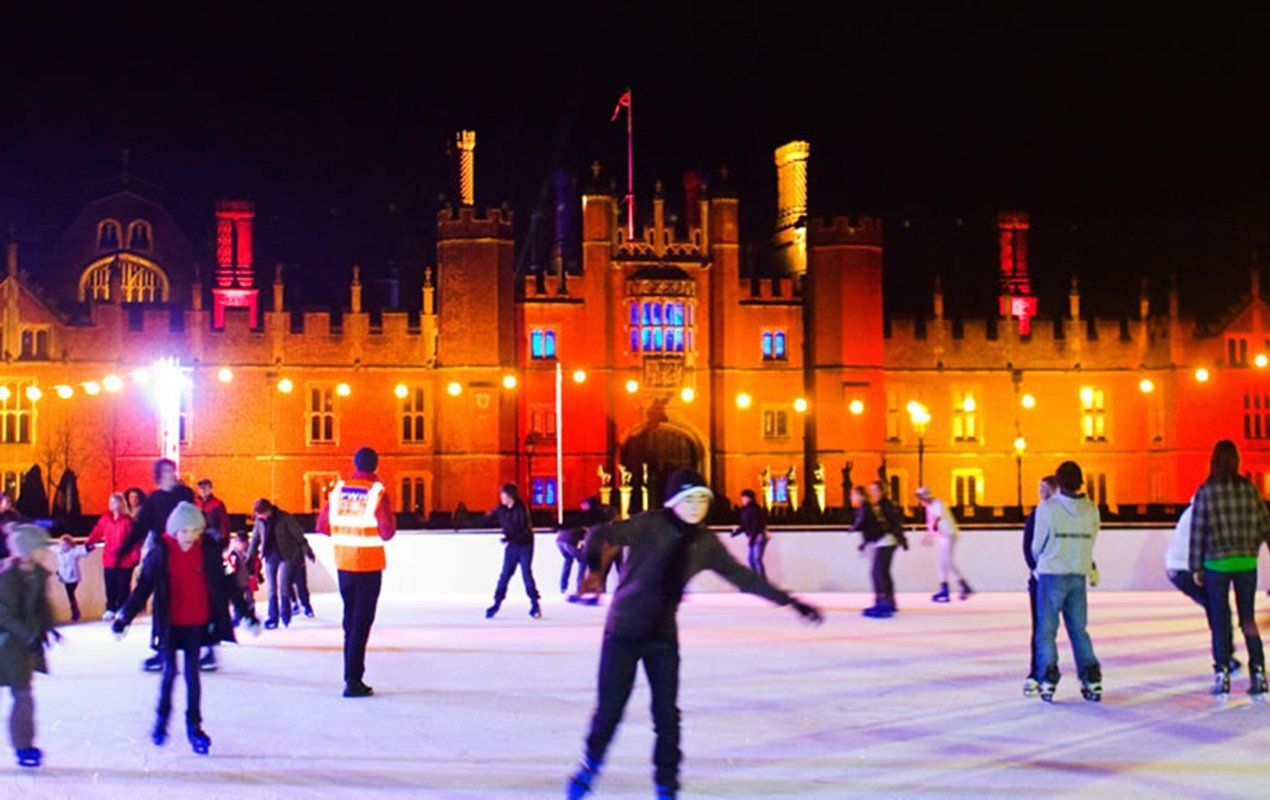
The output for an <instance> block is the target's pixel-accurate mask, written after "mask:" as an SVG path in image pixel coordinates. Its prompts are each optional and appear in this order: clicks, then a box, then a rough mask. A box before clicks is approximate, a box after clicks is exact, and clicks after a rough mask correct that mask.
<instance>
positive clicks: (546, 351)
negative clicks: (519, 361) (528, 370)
mask: <svg viewBox="0 0 1270 800" xmlns="http://www.w3.org/2000/svg"><path fill="white" fill-rule="evenodd" d="M529 356H530V358H533V359H535V360H538V361H543V360H548V359H553V358H555V357H556V332H555V330H554V329H551V328H534V329H533V330H531V331H530V332H529Z"/></svg>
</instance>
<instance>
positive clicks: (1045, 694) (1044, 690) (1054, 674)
mask: <svg viewBox="0 0 1270 800" xmlns="http://www.w3.org/2000/svg"><path fill="white" fill-rule="evenodd" d="M1057 690H1058V670H1057V669H1055V668H1053V667H1051V668H1050V669H1049V670H1048V671H1046V673H1045V677H1044V678H1042V679H1041V680H1040V686H1039V688H1038V689H1037V694H1038V695H1039V696H1040V698H1041V699H1042V700H1044V701H1045V702H1046V703H1052V702H1054V692H1055V691H1057Z"/></svg>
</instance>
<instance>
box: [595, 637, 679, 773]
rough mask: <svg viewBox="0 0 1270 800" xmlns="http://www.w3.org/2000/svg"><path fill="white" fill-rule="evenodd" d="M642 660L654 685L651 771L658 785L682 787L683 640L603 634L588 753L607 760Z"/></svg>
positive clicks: (649, 680)
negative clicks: (655, 740)
mask: <svg viewBox="0 0 1270 800" xmlns="http://www.w3.org/2000/svg"><path fill="white" fill-rule="evenodd" d="M641 661H642V662H644V674H645V675H647V676H648V686H649V689H651V690H652V712H653V732H654V733H655V734H656V737H657V742H656V745H655V746H654V747H653V766H654V776H653V777H654V780H656V782H657V784H658V785H659V786H666V787H671V788H678V786H679V764H680V762H681V761H683V753H682V752H680V750H679V705H678V702H679V642H678V641H676V640H675V639H673V638H669V639H668V638H661V637H655V636H615V635H613V634H611V633H606V634H604V646H603V648H602V649H601V651H600V677H599V696H598V699H597V701H596V706H595V714H594V715H593V716H592V717H591V731H590V733H589V734H588V735H587V739H586V756H587V759H588V760H589V761H590V762H591V763H594V764H601V763H603V762H604V754H605V752H606V751H607V750H608V747H609V743H610V742H612V741H613V734H614V733H615V732H616V731H617V725H618V723H619V722H621V721H622V713H623V712H624V711H625V710H626V703H627V701H628V700H630V697H631V690H632V689H633V688H634V687H635V669H636V667H637V666H638V664H639V662H641Z"/></svg>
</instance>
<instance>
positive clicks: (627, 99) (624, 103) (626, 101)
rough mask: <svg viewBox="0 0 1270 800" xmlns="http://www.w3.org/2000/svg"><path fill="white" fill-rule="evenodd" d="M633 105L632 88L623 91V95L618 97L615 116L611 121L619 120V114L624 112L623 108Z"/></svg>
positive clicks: (614, 109)
mask: <svg viewBox="0 0 1270 800" xmlns="http://www.w3.org/2000/svg"><path fill="white" fill-rule="evenodd" d="M630 107H631V90H630V89H627V90H626V91H624V92H622V96H621V97H619V98H617V105H616V106H614V107H613V118H612V119H610V120H609V122H617V115H618V114H621V113H622V109H623V108H630Z"/></svg>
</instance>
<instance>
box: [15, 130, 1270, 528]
mask: <svg viewBox="0 0 1270 800" xmlns="http://www.w3.org/2000/svg"><path fill="white" fill-rule="evenodd" d="M456 143H457V147H456V148H455V152H456V154H457V158H458V164H457V167H458V168H457V169H456V173H457V175H458V177H459V186H458V193H457V196H458V199H459V202H458V203H457V204H456V205H455V206H454V207H451V208H448V209H446V210H445V211H443V212H442V213H441V214H440V216H439V218H438V220H437V230H436V238H437V247H436V259H435V267H432V266H430V265H423V264H421V265H420V266H419V269H420V270H421V271H422V272H424V281H423V289H422V293H421V296H420V297H419V298H417V302H416V303H412V304H410V307H409V308H407V309H387V310H383V311H375V312H373V313H372V312H371V311H368V310H367V309H366V308H364V307H363V302H362V284H361V280H360V276H359V274H358V270H357V269H356V268H352V269H351V278H350V282H349V285H348V293H347V302H346V303H345V304H344V307H343V308H342V309H340V310H339V311H338V312H336V313H334V314H333V313H330V312H326V311H321V312H317V311H303V312H293V311H292V310H291V309H289V308H288V306H287V302H286V301H287V297H286V287H285V285H284V284H283V282H282V277H281V273H277V274H275V275H274V279H273V285H272V287H270V289H271V291H270V292H269V293H267V299H268V301H269V302H267V303H266V302H264V301H263V300H262V298H261V297H260V295H259V293H260V287H258V286H257V275H258V273H259V270H258V269H257V268H256V265H255V264H254V263H253V258H252V255H253V244H252V243H253V237H254V236H255V235H257V233H258V235H260V236H268V235H269V232H268V231H267V230H262V231H259V232H257V231H255V229H254V227H255V218H254V209H253V206H252V204H251V203H250V202H246V201H241V200H239V201H222V202H220V203H218V204H217V205H216V208H215V210H214V214H213V216H212V219H211V220H210V222H212V223H214V225H215V247H214V248H213V249H214V252H213V253H209V254H208V255H209V257H210V259H211V260H212V262H213V269H211V270H210V271H208V273H207V274H206V275H204V274H203V271H202V270H200V269H199V267H198V266H197V262H198V260H199V259H198V252H197V249H196V248H194V247H193V246H191V244H190V243H189V241H188V240H187V239H186V238H185V236H184V235H183V234H182V232H181V231H180V230H179V228H178V226H177V225H176V224H175V223H174V222H173V221H172V219H171V218H170V217H169V216H168V214H167V213H166V212H165V211H164V210H163V208H162V207H161V206H160V205H159V204H157V203H155V202H154V201H153V200H151V199H149V198H148V197H147V196H146V194H145V192H144V191H142V190H140V189H139V188H137V187H136V186H133V187H123V188H120V189H119V190H118V191H114V192H112V193H110V194H108V195H107V196H106V197H103V198H101V199H99V200H97V201H95V202H94V203H92V204H90V205H89V206H87V207H86V208H85V209H83V211H82V212H81V213H80V214H78V216H76V217H75V219H74V220H73V221H72V223H71V224H70V225H69V226H68V227H67V228H66V230H65V232H64V233H63V235H62V236H61V237H60V238H59V239H58V241H56V242H54V243H52V246H50V247H48V248H46V252H47V253H48V256H47V257H46V258H45V259H43V261H42V262H41V263H40V264H38V265H32V266H31V267H30V268H29V269H28V268H27V267H26V265H24V264H23V262H22V256H21V254H19V253H18V252H17V248H16V246H14V245H12V244H11V245H10V246H9V248H8V252H7V263H6V267H7V274H6V277H5V279H4V281H3V283H0V302H2V303H3V328H2V334H3V342H2V352H3V356H4V366H3V371H2V372H0V480H2V481H3V483H4V484H5V485H6V486H7V487H8V488H10V489H12V488H15V487H16V486H17V485H18V484H19V482H20V480H21V477H22V474H23V472H24V471H25V470H27V469H28V468H29V467H30V465H32V464H40V465H41V466H42V467H43V468H44V469H45V471H46V472H49V471H51V472H52V473H53V474H52V476H51V477H57V475H59V474H60V473H61V471H62V470H64V469H66V468H67V467H70V468H71V469H73V470H74V471H75V472H76V473H77V474H78V475H79V478H80V486H81V490H82V494H83V496H84V498H85V507H86V509H87V510H88V511H93V512H95V511H99V510H100V509H102V508H103V507H104V503H105V497H106V494H107V493H108V491H109V490H110V489H111V488H112V487H114V488H122V487H124V486H128V485H133V484H136V485H141V486H148V484H149V481H148V479H147V475H148V469H149V464H150V462H151V461H152V460H153V459H154V458H155V457H157V456H158V455H159V452H160V447H161V444H160V434H159V421H158V411H157V409H156V407H155V404H154V402H153V401H152V392H151V391H150V390H149V387H148V386H147V379H148V378H150V377H151V376H150V375H149V374H148V372H147V370H148V368H149V367H150V365H152V364H153V363H154V362H155V361H156V360H158V359H160V358H164V357H175V358H177V359H179V361H180V364H181V365H182V366H183V367H184V368H187V369H188V377H189V386H188V388H187V390H186V391H185V392H184V393H183V394H182V399H181V406H180V426H179V435H180V440H181V444H180V454H181V470H182V473H183V474H185V475H187V476H188V477H190V478H195V477H201V476H204V475H206V476H210V477H213V478H214V479H215V480H216V482H217V485H218V490H219V492H220V494H221V495H222V496H223V497H224V498H225V499H226V500H227V502H228V503H229V504H230V507H231V509H232V510H242V509H245V508H246V507H247V505H248V503H249V502H250V501H251V499H252V498H254V497H256V496H259V495H268V496H271V497H273V498H275V499H276V500H277V501H278V502H280V503H281V504H282V505H284V506H285V507H287V508H291V509H295V510H298V511H305V510H310V509H312V508H314V507H315V505H316V504H317V503H318V502H319V500H320V497H321V494H322V490H323V487H325V486H326V485H327V484H328V482H329V481H330V480H331V479H332V478H333V476H334V475H335V474H336V473H337V472H338V471H340V470H342V469H344V468H345V466H346V465H347V462H348V460H349V456H350V454H351V453H352V452H353V450H355V449H356V448H357V447H359V446H362V445H371V446H373V447H375V448H377V449H378V450H379V451H380V453H381V454H382V469H381V472H382V474H383V477H384V478H385V479H386V481H387V482H388V483H389V486H390V488H391V492H392V495H393V497H394V499H395V500H396V502H397V504H398V506H399V507H400V508H401V509H402V510H403V511H408V512H416V513H420V514H425V515H426V514H428V513H431V512H434V511H438V510H445V511H449V510H452V509H454V508H455V507H456V506H457V505H458V504H459V503H460V502H463V503H465V504H467V505H468V506H471V507H473V508H480V507H488V506H489V505H490V504H491V503H492V502H493V497H494V493H495V491H496V487H497V486H498V484H499V483H501V482H504V481H510V480H515V481H516V482H518V483H520V484H522V485H523V486H525V488H526V489H527V493H528V494H529V495H530V496H531V498H532V499H533V500H534V502H535V504H536V505H539V506H552V505H553V504H554V503H555V502H556V500H557V498H558V497H561V496H563V500H564V502H565V504H566V505H567V506H570V507H572V506H575V505H576V504H577V502H578V501H579V500H580V499H581V498H582V497H583V496H585V495H589V494H592V493H595V492H596V491H597V489H599V488H600V486H601V485H602V483H603V482H607V481H611V486H612V487H613V489H614V491H613V502H614V503H615V504H616V503H618V502H619V495H620V494H622V493H621V492H620V491H619V489H620V487H621V486H622V485H623V484H626V485H627V486H629V489H630V492H629V498H630V506H631V508H638V507H640V506H642V505H643V503H644V492H643V488H644V482H645V475H647V479H648V492H647V494H648V501H649V502H654V503H655V502H657V501H658V499H659V497H658V495H659V494H660V492H659V488H658V487H659V486H660V483H661V478H662V477H663V476H664V475H665V474H666V473H667V472H668V471H669V470H671V469H673V468H674V467H676V466H680V465H691V466H695V467H697V468H699V469H701V470H702V471H704V472H705V473H706V474H707V475H708V476H709V479H710V480H711V482H712V483H713V484H714V485H715V487H716V489H717V490H719V491H723V492H726V493H728V494H729V495H730V496H733V497H735V496H736V494H737V493H738V492H739V491H740V490H741V489H742V488H746V487H751V488H755V489H760V490H762V491H763V492H764V493H765V494H766V495H767V498H768V501H769V502H771V503H772V504H775V505H789V504H796V505H798V506H801V505H803V504H804V503H805V502H808V501H809V500H811V499H813V498H816V499H817V502H819V500H818V498H817V495H818V494H823V495H824V503H825V504H826V505H828V506H831V507H833V506H840V505H842V503H843V489H842V487H843V482H844V480H845V478H846V476H845V475H844V468H845V467H847V466H848V465H849V466H850V468H851V479H852V480H853V481H854V482H857V483H858V482H863V481H865V480H868V479H871V478H872V477H873V476H874V475H875V474H876V473H877V471H878V468H879V467H880V466H881V465H882V464H883V463H885V466H886V472H887V475H888V479H889V480H890V481H891V482H892V485H893V488H894V489H895V490H896V491H897V492H899V494H900V495H901V496H902V497H904V498H905V499H906V502H909V501H908V498H910V497H911V493H912V490H913V489H914V488H916V486H917V485H918V483H919V478H920V481H921V482H924V483H926V484H928V485H930V486H932V487H934V489H935V491H936V492H937V493H941V494H944V495H945V496H947V497H949V498H950V499H951V500H952V501H953V502H954V503H955V504H956V505H960V506H971V505H974V506H1012V505H1014V504H1015V503H1016V502H1017V501H1018V496H1019V491H1020V487H1021V488H1022V494H1023V497H1024V500H1026V501H1029V502H1030V497H1031V494H1032V488H1031V487H1032V486H1033V485H1034V484H1035V481H1036V479H1037V478H1039V477H1040V476H1041V475H1043V474H1045V473H1047V472H1049V471H1051V470H1052V468H1053V466H1054V465H1055V464H1056V463H1057V462H1058V461H1059V460H1061V459H1064V458H1075V459H1077V460H1078V461H1080V462H1081V463H1082V464H1083V465H1085V467H1086V469H1087V471H1088V473H1089V475H1090V485H1091V491H1092V493H1093V495H1094V497H1095V498H1096V499H1097V500H1098V501H1099V502H1101V503H1105V504H1109V505H1121V504H1130V505H1140V504H1148V503H1164V502H1177V501H1182V500H1185V498H1186V497H1187V496H1188V495H1189V492H1190V491H1191V490H1192V488H1193V487H1194V486H1195V485H1196V484H1197V483H1198V481H1199V480H1200V479H1201V478H1202V476H1203V474H1204V471H1205V467H1206V462H1207V456H1208V451H1209V449H1210V447H1211V445H1212V442H1213V440H1214V439H1216V438H1218V437H1223V436H1225V437H1231V438H1235V439H1236V440H1237V441H1238V442H1240V444H1241V446H1242V447H1243V448H1244V451H1245V455H1246V460H1247V466H1248V468H1249V469H1250V470H1251V471H1252V472H1253V473H1255V474H1256V475H1257V478H1258V480H1259V482H1260V483H1261V484H1262V485H1265V482H1266V478H1265V465H1266V463H1267V461H1266V448H1265V442H1266V440H1267V439H1270V394H1267V393H1266V392H1265V390H1264V388H1263V386H1264V381H1263V378H1262V376H1261V375H1260V372H1261V370H1263V369H1265V368H1266V354H1267V353H1270V332H1268V331H1267V324H1268V323H1270V313H1268V310H1267V307H1266V304H1265V302H1264V301H1263V300H1262V299H1261V297H1260V291H1259V289H1260V287H1259V283H1258V278H1257V275H1256V273H1255V272H1254V273H1253V274H1252V279H1251V286H1250V291H1249V293H1248V295H1247V296H1246V297H1245V299H1244V300H1243V301H1242V302H1241V303H1240V304H1239V305H1238V306H1237V307H1236V308H1235V309H1234V310H1233V311H1232V313H1231V314H1230V315H1229V317H1228V318H1227V319H1226V320H1224V321H1223V322H1222V323H1221V324H1220V325H1219V326H1217V327H1215V328H1212V329H1206V328H1201V327H1200V326H1199V325H1198V324H1197V323H1196V321H1195V320H1194V319H1191V318H1188V317H1183V316H1182V315H1181V312H1180V310H1179V307H1178V299H1177V295H1176V292H1172V293H1170V295H1169V302H1168V304H1167V307H1166V308H1153V307H1152V306H1151V303H1150V301H1149V300H1148V298H1147V292H1146V290H1145V288H1144V290H1143V296H1142V298H1141V301H1140V303H1139V309H1138V314H1137V315H1136V316H1134V318H1131V319H1094V318H1091V317H1089V316H1087V315H1085V314H1083V313H1082V310H1081V303H1080V291H1079V288H1078V287H1077V286H1076V285H1075V284H1074V283H1073V285H1072V288H1071V291H1070V294H1069V296H1068V298H1067V299H1066V303H1061V304H1053V303H1050V302H1049V301H1048V300H1047V299H1045V298H1042V299H1041V300H1042V302H1041V303H1040V304H1039V307H1038V302H1037V298H1036V297H1035V296H1034V295H1033V293H1032V288H1031V283H1030V278H1029V275H1028V253H1027V236H1028V229H1029V221H1028V217H1027V215H1026V214H1025V213H1022V212H1003V213H1002V214H1001V215H1000V216H999V220H998V229H999V230H998V236H999V240H1000V245H999V247H1000V263H999V264H998V265H995V266H994V265H992V264H985V265H983V268H984V270H985V271H990V270H993V269H994V268H995V269H996V270H999V272H1000V282H1001V299H1000V311H1001V315H1000V316H999V317H996V318H988V319H953V318H950V317H949V316H948V315H946V314H945V311H944V303H943V296H942V292H941V290H940V288H939V286H938V284H936V286H935V287H934V288H933V290H932V292H931V303H930V313H929V314H926V315H923V316H920V317H916V318H915V317H901V316H892V315H888V314H887V313H886V312H885V309H884V308H883V295H882V285H883V284H882V282H883V272H884V270H883V252H884V240H883V226H882V222H881V220H879V219H875V218H870V217H860V218H851V219H848V218H837V219H830V220H822V219H819V218H817V217H815V216H813V215H812V214H811V213H810V211H811V210H810V209H809V208H808V204H807V189H806V186H807V181H806V176H807V169H808V166H809V164H810V146H809V145H808V144H807V143H805V142H793V143H790V144H788V145H785V146H783V147H781V148H778V149H777V151H776V154H775V163H776V169H777V175H778V200H777V202H778V208H777V215H776V219H777V225H776V230H774V231H772V232H769V233H764V234H761V235H757V236H755V235H749V237H748V238H747V239H746V240H745V242H744V243H746V244H753V243H754V242H761V243H762V244H763V246H762V247H761V248H758V249H757V250H756V252H760V253H761V254H762V257H761V258H759V259H757V261H755V260H753V259H748V260H747V259H743V258H742V252H743V239H742V231H741V230H740V223H739V215H738V209H739V200H738V198H737V197H735V196H733V195H732V194H731V193H730V192H729V191H728V189H727V182H726V180H717V181H715V182H714V185H713V186H710V187H709V188H708V189H707V187H706V186H705V183H704V182H703V181H702V180H700V178H699V176H693V177H692V178H691V179H690V180H687V181H686V182H685V194H684V198H683V199H682V201H678V202H673V203H670V205H672V206H675V209H674V210H673V212H672V211H671V210H668V208H667V206H668V202H667V198H666V197H665V196H664V192H663V191H662V190H661V187H660V186H659V187H658V190H657V193H656V196H655V197H654V198H653V200H652V208H651V214H650V215H649V217H650V218H649V219H646V220H640V221H639V222H640V223H641V224H640V225H638V226H637V227H636V233H637V235H636V236H635V237H634V238H629V237H628V235H627V227H626V225H625V224H623V220H621V213H622V212H621V209H620V208H619V203H618V200H617V198H616V197H615V196H614V194H613V192H612V190H611V188H609V187H607V186H604V185H603V184H602V181H600V180H599V173H598V169H597V171H596V172H595V173H594V174H593V175H592V179H591V180H590V181H589V183H588V184H587V185H585V186H583V187H582V189H581V190H580V191H578V192H577V195H576V198H575V200H573V201H571V202H569V203H564V204H560V208H562V209H563V211H562V213H561V219H560V220H558V221H557V223H558V224H557V247H556V252H555V254H554V258H553V259H552V264H551V265H550V266H549V267H548V268H546V269H542V270H538V271H534V272H531V273H530V274H519V275H518V274H517V268H516V264H517V260H516V242H515V241H514V235H513V225H512V219H511V217H510V214H509V212H506V211H503V210H500V209H497V208H493V209H482V208H480V207H478V206H477V204H476V201H475V144H476V141H475V135H474V134H471V133H470V132H465V133H462V134H460V135H459V137H458V139H457V142H456ZM574 185H576V184H574ZM566 188H568V187H566ZM566 251H567V252H570V253H576V254H577V256H576V263H568V262H569V258H567V257H566V256H565V252H566ZM743 260H745V261H747V263H748V262H750V261H753V262H754V266H753V268H752V269H751V268H747V269H746V270H745V271H743V269H742V264H743ZM204 277H206V278H208V279H209V280H208V282H207V283H204V280H203V279H204ZM1055 306H1059V307H1058V308H1056V307H1055ZM1057 311H1061V312H1062V313H1055V312H1057ZM558 376H559V382H558ZM557 397H559V399H560V404H559V407H558V406H557ZM558 411H559V413H557V412H558ZM559 422H562V423H563V427H562V428H561V429H560V435H561V436H562V438H563V442H564V447H563V453H562V454H560V467H561V468H562V469H561V470H560V473H561V474H563V476H564V483H563V486H561V485H560V484H559V482H558V477H557V476H558V470H557V453H556V444H555V443H556V437H557V432H558V428H557V426H558V423H559ZM602 472H603V473H605V474H607V475H609V476H612V477H611V478H606V477H602V476H601V473H602Z"/></svg>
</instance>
